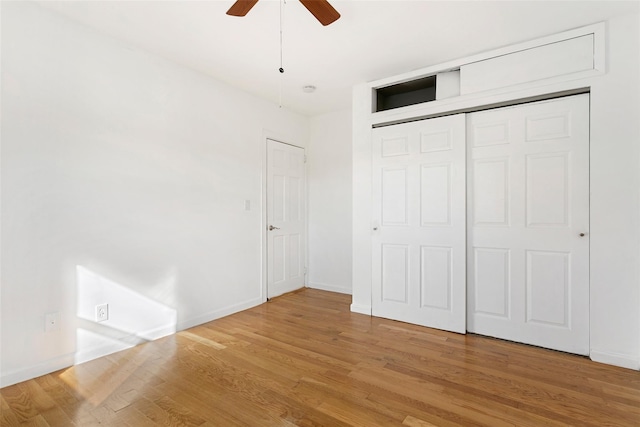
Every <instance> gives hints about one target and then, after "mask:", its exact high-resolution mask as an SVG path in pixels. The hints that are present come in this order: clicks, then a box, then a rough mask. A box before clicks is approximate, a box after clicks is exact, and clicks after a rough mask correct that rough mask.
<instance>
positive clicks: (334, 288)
mask: <svg viewBox="0 0 640 427" xmlns="http://www.w3.org/2000/svg"><path fill="white" fill-rule="evenodd" d="M307 287H308V288H311V289H319V290H321V291H328V292H337V293H339V294H347V295H351V293H352V291H351V287H350V286H340V285H327V284H326V283H318V282H309V284H308V285H307Z"/></svg>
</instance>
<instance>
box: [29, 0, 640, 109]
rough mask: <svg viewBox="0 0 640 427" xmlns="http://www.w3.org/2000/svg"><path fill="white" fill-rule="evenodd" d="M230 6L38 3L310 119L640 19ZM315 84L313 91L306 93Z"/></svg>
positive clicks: (486, 8) (406, 8)
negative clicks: (356, 100)
mask: <svg viewBox="0 0 640 427" xmlns="http://www.w3.org/2000/svg"><path fill="white" fill-rule="evenodd" d="M233 1H234V0H196V1H188V0H174V1H156V0H142V1H118V0H107V1H96V0H85V1H62V2H59V1H46V0H42V1H40V2H39V3H40V4H41V5H43V6H44V7H47V8H49V9H51V10H55V11H57V12H59V13H61V14H64V15H66V16H68V17H70V18H72V19H74V20H77V21H80V22H81V23H83V24H86V25H88V26H90V27H93V28H96V29H98V30H99V31H101V32H103V33H106V34H109V35H111V36H113V37H116V38H118V39H120V40H123V41H125V42H126V43H128V44H131V45H134V46H137V47H138V48H142V49H145V50H147V51H151V52H153V53H155V54H157V55H160V56H162V57H165V58H167V59H170V60H173V61H175V62H178V63H180V64H183V65H185V66H187V67H190V68H192V69H195V70H198V71H201V72H203V73H205V74H208V75H210V76H212V77H214V78H216V79H218V80H221V81H223V82H226V83H228V84H230V85H233V86H236V87H239V88H242V89H244V90H245V91H247V92H250V93H253V94H255V95H257V96H259V97H262V98H266V99H268V100H270V101H273V102H275V103H278V102H279V99H280V88H281V99H282V105H283V107H286V108H289V109H291V110H294V111H298V112H300V113H302V114H306V115H316V114H321V113H325V112H329V111H334V110H340V109H347V108H350V105H351V88H352V86H353V85H354V84H357V83H361V82H366V81H371V80H377V79H381V78H385V77H390V76H393V75H396V74H401V73H404V72H407V71H411V70H414V69H416V68H423V67H427V66H430V65H435V64H438V63H441V62H445V61H448V60H451V59H456V58H460V57H464V56H468V55H470V54H474V53H479V52H482V51H485V50H489V49H494V48H497V47H501V46H505V45H509V44H513V43H517V42H522V41H526V40H530V39H532V38H536V37H540V36H545V35H548V34H553V33H555V32H560V31H564V30H568V29H571V28H575V27H579V26H583V25H587V24H592V23H594V22H599V21H602V20H604V19H607V18H609V17H612V16H617V15H621V14H627V13H637V11H638V10H639V4H640V3H639V2H638V1H637V0H636V1H621V2H616V1H542V0H537V1H515V0H511V1H480V0H476V1H430V0H413V1H404V0H386V1H372V0H331V3H332V5H333V6H334V7H335V8H336V9H337V10H338V11H339V12H340V13H341V15H342V17H341V18H340V19H339V20H338V21H336V22H335V23H333V24H331V25H329V26H327V27H323V26H322V25H320V24H319V23H318V22H317V21H316V20H315V18H314V17H313V16H312V15H311V14H310V13H309V12H308V11H307V10H306V9H305V8H304V7H303V6H302V4H300V3H299V2H298V1H297V0H286V4H284V6H282V7H283V17H284V24H283V29H284V30H283V39H284V42H283V57H284V58H283V60H284V68H285V73H284V74H283V75H280V73H279V72H278V68H279V66H280V50H279V44H280V43H279V40H280V30H279V28H280V22H279V17H280V6H281V3H280V2H279V1H278V0H260V1H259V2H258V4H257V5H256V6H255V7H254V8H253V9H252V10H251V11H250V12H249V14H248V15H247V16H246V17H244V18H237V17H231V16H228V15H226V14H225V12H226V10H227V9H228V8H229V7H230V6H231V4H233ZM308 84H311V85H315V86H317V91H316V92H315V93H313V94H307V93H303V92H302V87H303V86H304V85H308Z"/></svg>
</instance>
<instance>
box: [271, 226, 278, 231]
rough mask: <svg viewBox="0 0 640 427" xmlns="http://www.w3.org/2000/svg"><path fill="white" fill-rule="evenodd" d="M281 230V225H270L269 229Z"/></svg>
mask: <svg viewBox="0 0 640 427" xmlns="http://www.w3.org/2000/svg"><path fill="white" fill-rule="evenodd" d="M273 230H280V227H274V226H273V225H270V226H269V231H273Z"/></svg>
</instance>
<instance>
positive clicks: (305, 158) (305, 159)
mask: <svg viewBox="0 0 640 427" xmlns="http://www.w3.org/2000/svg"><path fill="white" fill-rule="evenodd" d="M304 162H305V163H307V155H306V154H305V155H304Z"/></svg>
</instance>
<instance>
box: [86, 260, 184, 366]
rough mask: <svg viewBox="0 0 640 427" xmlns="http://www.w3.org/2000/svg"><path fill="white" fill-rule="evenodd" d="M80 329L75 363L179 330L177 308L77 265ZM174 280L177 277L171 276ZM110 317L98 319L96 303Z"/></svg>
mask: <svg viewBox="0 0 640 427" xmlns="http://www.w3.org/2000/svg"><path fill="white" fill-rule="evenodd" d="M76 279H77V301H78V307H77V313H76V314H77V325H78V327H77V333H76V341H77V342H76V355H75V364H79V363H83V362H86V361H89V360H92V359H96V358H98V357H102V356H106V355H108V354H111V353H114V352H117V351H120V350H124V349H127V348H131V347H134V346H136V345H138V344H141V343H144V342H147V341H152V340H155V339H158V338H161V337H164V336H167V335H171V334H174V333H175V332H176V324H177V311H176V310H175V309H173V308H171V307H167V306H166V305H164V304H161V303H159V302H157V301H154V300H152V299H150V298H148V297H146V296H144V295H141V294H139V293H137V292H134V291H132V290H131V289H129V288H127V287H125V286H123V285H121V284H118V283H116V282H114V281H112V280H110V279H108V278H106V277H103V276H101V275H99V274H97V273H95V272H93V271H91V270H89V269H87V268H85V267H83V266H80V265H78V266H76ZM172 280H173V281H175V277H173V279H172ZM105 304H106V305H107V307H106V309H107V313H108V318H107V319H106V320H103V321H100V322H99V321H98V316H97V306H104V305H105Z"/></svg>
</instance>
